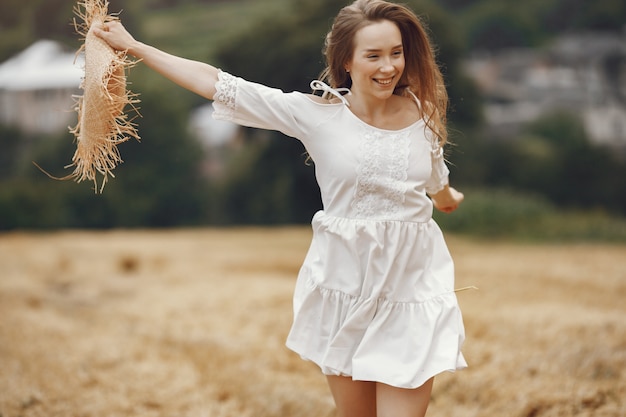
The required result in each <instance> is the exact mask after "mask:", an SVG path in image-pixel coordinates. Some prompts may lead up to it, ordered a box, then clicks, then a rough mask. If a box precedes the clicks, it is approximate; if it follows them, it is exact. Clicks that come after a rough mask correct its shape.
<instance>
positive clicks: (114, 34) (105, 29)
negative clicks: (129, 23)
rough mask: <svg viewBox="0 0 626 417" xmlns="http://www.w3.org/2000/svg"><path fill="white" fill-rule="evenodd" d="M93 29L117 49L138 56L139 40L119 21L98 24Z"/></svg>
mask: <svg viewBox="0 0 626 417" xmlns="http://www.w3.org/2000/svg"><path fill="white" fill-rule="evenodd" d="M91 30H92V31H93V33H94V34H95V35H96V36H98V37H99V38H100V39H102V40H104V41H105V42H106V43H108V44H109V46H111V48H113V49H115V50H116V51H126V52H128V53H129V54H131V55H133V56H136V53H137V52H136V49H137V48H136V47H137V45H138V42H137V41H136V40H135V38H133V36H132V35H131V34H130V33H128V31H127V30H126V28H125V27H124V25H122V24H121V23H120V22H119V21H117V20H114V21H112V22H105V23H102V24H101V25H98V24H96V25H93V26H92V28H91Z"/></svg>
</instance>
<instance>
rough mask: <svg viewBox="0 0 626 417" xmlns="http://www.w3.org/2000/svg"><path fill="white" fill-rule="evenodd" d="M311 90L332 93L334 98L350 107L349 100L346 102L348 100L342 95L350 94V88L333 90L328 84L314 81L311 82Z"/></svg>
mask: <svg viewBox="0 0 626 417" xmlns="http://www.w3.org/2000/svg"><path fill="white" fill-rule="evenodd" d="M311 89H312V90H313V91H319V90H321V91H323V92H325V93H330V94H332V95H333V96H335V97H337V98H338V99H339V100H341V101H342V102H343V104H345V105H346V106H348V107H350V103H348V100H346V98H345V97H344V96H343V94H341V93H346V94H350V89H349V88H337V89H335V88H332V87H331V86H329V85H328V84H326V83H324V82H323V81H320V80H313V81H311Z"/></svg>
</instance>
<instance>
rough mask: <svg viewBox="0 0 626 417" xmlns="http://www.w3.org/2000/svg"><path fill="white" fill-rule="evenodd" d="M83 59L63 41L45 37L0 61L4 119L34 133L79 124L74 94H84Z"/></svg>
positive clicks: (0, 116)
mask: <svg viewBox="0 0 626 417" xmlns="http://www.w3.org/2000/svg"><path fill="white" fill-rule="evenodd" d="M75 61H76V62H75ZM79 61H80V60H79V59H77V58H76V57H75V53H72V52H68V51H66V50H65V48H63V46H62V45H61V44H59V43H57V42H55V41H50V40H41V41H38V42H36V43H34V44H33V45H31V46H30V47H29V48H27V49H25V50H24V51H22V52H21V53H20V54H18V55H16V56H14V57H13V58H10V59H9V60H7V61H5V62H4V63H2V64H0V123H2V124H4V125H8V126H13V127H17V128H19V129H21V130H22V131H24V132H27V133H33V134H39V133H58V132H60V131H63V130H65V131H67V128H68V126H70V125H72V126H73V125H75V124H76V120H77V116H76V112H75V111H74V107H75V104H74V102H75V100H74V99H73V95H76V94H80V91H81V90H79V86H80V83H81V80H82V77H83V74H84V71H83V69H82V67H83V64H82V61H80V62H79Z"/></svg>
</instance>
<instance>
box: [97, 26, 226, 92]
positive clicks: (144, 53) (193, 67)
mask: <svg viewBox="0 0 626 417" xmlns="http://www.w3.org/2000/svg"><path fill="white" fill-rule="evenodd" d="M92 30H93V31H94V34H95V35H96V36H98V37H100V38H101V39H102V40H104V41H105V42H106V43H108V44H109V45H110V46H111V47H112V48H113V49H115V50H118V51H126V52H127V53H128V54H130V55H132V56H134V57H135V58H138V59H141V60H142V61H143V62H144V63H145V64H146V65H147V66H148V67H150V68H152V69H153V70H155V71H156V72H158V73H159V74H161V75H163V76H164V77H166V78H168V79H169V80H171V81H173V82H174V83H176V84H178V85H180V86H181V87H183V88H186V89H187V90H190V91H192V92H194V93H196V94H199V95H201V96H202V97H206V98H207V99H209V100H213V96H214V95H215V84H216V83H217V81H218V77H217V74H218V72H219V70H218V69H217V68H215V67H213V66H211V65H209V64H205V63H202V62H198V61H193V60H190V59H185V58H181V57H178V56H175V55H171V54H168V53H167V52H163V51H161V50H159V49H157V48H154V47H152V46H150V45H146V44H144V43H142V42H139V41H137V40H136V39H135V38H134V37H133V36H132V35H131V34H130V33H129V32H128V31H127V30H126V28H125V27H124V26H123V25H122V24H121V23H120V22H119V21H113V22H107V23H105V24H104V25H103V27H102V28H98V27H94V28H92Z"/></svg>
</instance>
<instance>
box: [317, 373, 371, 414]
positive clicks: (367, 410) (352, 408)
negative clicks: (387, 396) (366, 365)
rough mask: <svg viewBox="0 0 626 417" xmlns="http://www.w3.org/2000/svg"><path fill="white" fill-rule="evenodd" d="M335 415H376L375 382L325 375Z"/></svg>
mask: <svg viewBox="0 0 626 417" xmlns="http://www.w3.org/2000/svg"><path fill="white" fill-rule="evenodd" d="M326 377H327V379H328V386H329V387H330V392H331V393H332V394H333V398H334V399H335V405H336V406H337V417H376V383H375V382H369V381H353V380H352V378H350V377H344V376H332V375H327V376H326Z"/></svg>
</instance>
